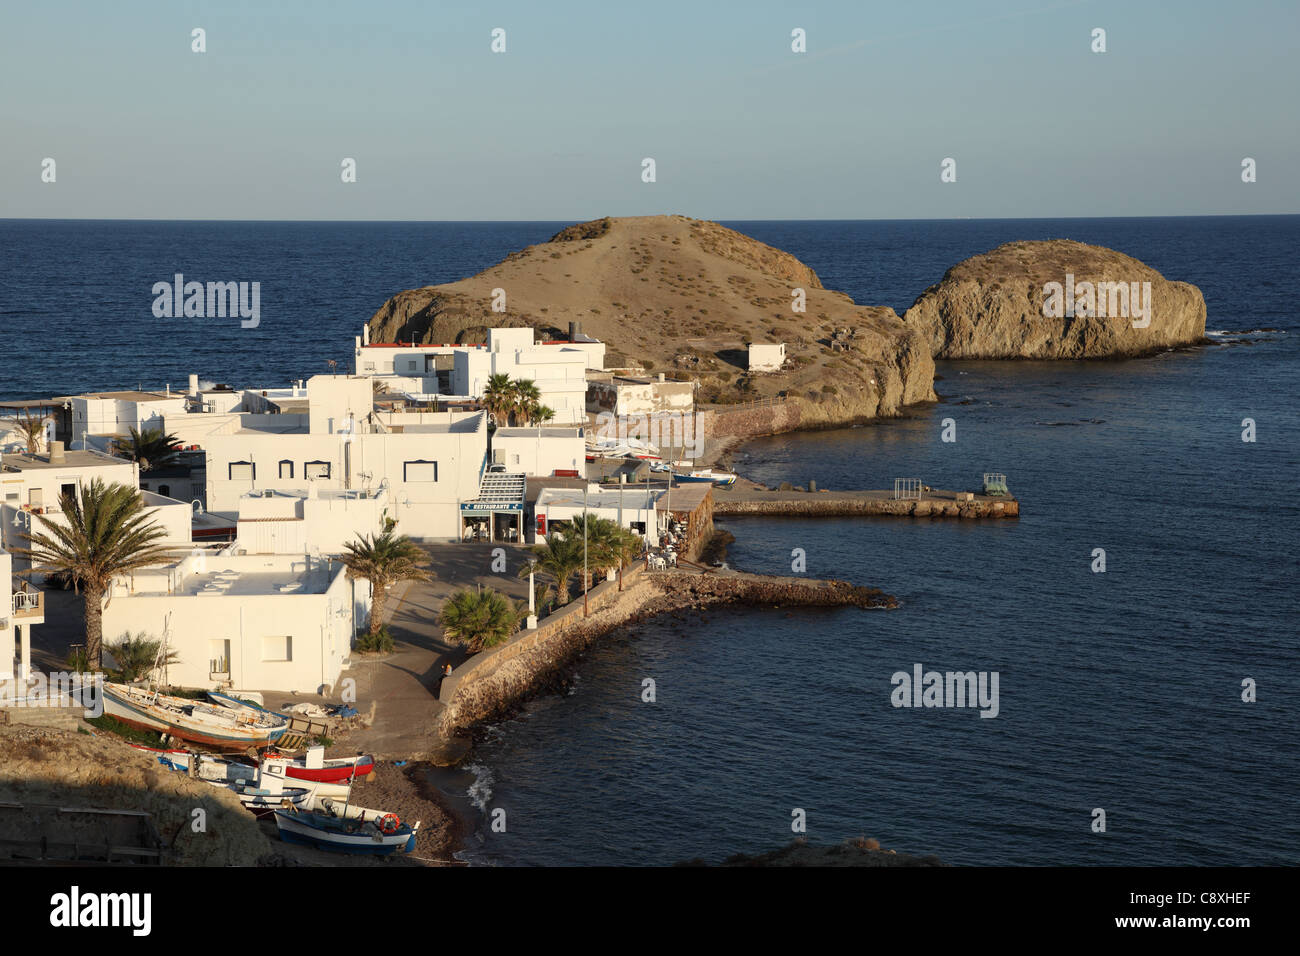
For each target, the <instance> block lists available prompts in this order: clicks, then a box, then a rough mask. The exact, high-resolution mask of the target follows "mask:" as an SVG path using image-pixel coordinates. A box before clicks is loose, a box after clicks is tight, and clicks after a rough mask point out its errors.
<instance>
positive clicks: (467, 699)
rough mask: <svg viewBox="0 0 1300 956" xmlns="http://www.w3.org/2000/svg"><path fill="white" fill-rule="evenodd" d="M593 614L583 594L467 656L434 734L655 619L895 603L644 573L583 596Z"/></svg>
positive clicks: (499, 705)
mask: <svg viewBox="0 0 1300 956" xmlns="http://www.w3.org/2000/svg"><path fill="white" fill-rule="evenodd" d="M588 601H589V603H590V605H591V616H590V617H584V616H583V613H582V599H581V597H579V598H577V599H576V600H574V601H573V602H572V603H570V604H568V605H566V606H565V607H563V608H561V609H560V610H559V611H557V612H556V613H554V614H552V615H550V616H548V617H547V618H546V619H545V620H544V621H543V622H542V623H541V624H540V625H539V626H538V627H537V628H536V629H535V630H532V631H521V632H519V633H518V634H516V635H515V636H514V637H512V638H511V639H510V640H509V641H507V642H506V643H504V644H502V645H500V646H499V647H496V648H492V649H491V650H488V651H484V652H482V653H481V654H477V655H475V656H474V657H472V658H470V659H469V660H468V661H467V662H466V663H465V664H463V665H461V667H459V668H457V669H456V670H454V671H453V672H452V674H451V675H450V676H449V677H447V678H445V679H444V680H443V682H442V687H441V689H440V691H439V695H438V697H439V701H440V702H441V703H442V705H443V706H442V710H441V711H440V712H439V714H438V717H437V718H436V720H437V723H436V727H435V730H436V732H437V734H438V735H439V736H441V737H442V738H443V739H448V738H450V737H452V736H454V735H455V734H456V733H457V732H458V731H461V730H465V729H467V728H469V727H470V726H472V725H474V724H476V723H478V722H480V721H484V720H489V719H491V718H493V717H495V716H497V715H499V714H502V713H505V712H506V711H507V710H508V709H509V708H510V707H511V706H513V705H514V704H516V703H517V702H519V701H521V700H523V699H525V698H526V697H528V696H529V695H530V694H533V693H536V692H537V691H538V690H539V689H542V688H543V687H544V686H545V682H546V680H547V679H548V677H550V676H552V675H554V674H555V673H557V672H558V671H560V670H561V669H562V668H563V667H564V665H565V664H567V663H568V662H569V661H570V660H572V659H573V658H574V657H575V656H576V655H577V654H578V653H580V652H581V651H582V650H583V649H584V648H586V647H587V646H589V645H590V644H591V643H592V642H593V641H595V640H596V639H597V638H599V637H600V636H601V635H603V634H605V633H608V632H609V631H611V630H613V629H615V628H617V627H619V626H621V625H624V624H627V623H630V622H632V621H635V620H640V619H643V618H646V617H650V616H653V615H655V614H663V613H667V612H671V611H680V610H686V609H702V608H705V607H712V606H716V605H719V604H747V605H753V606H759V607H858V608H893V607H897V601H896V600H895V599H894V598H893V597H892V596H890V595H888V594H885V593H883V592H882V591H879V590H877V589H875V588H866V587H859V586H856V585H852V584H849V583H847V582H844V581H822V580H816V579H809V578H793V577H776V576H771V575H761V574H742V573H737V572H730V573H726V574H696V573H692V572H686V571H644V570H642V569H641V568H639V567H638V568H637V569H635V571H633V572H631V573H627V572H625V574H624V590H623V591H621V592H620V591H619V590H618V582H617V581H609V582H604V583H602V584H600V585H599V586H598V587H597V588H595V589H594V590H592V591H591V592H589V594H588Z"/></svg>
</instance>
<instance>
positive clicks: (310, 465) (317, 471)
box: [302, 461, 330, 478]
mask: <svg viewBox="0 0 1300 956" xmlns="http://www.w3.org/2000/svg"><path fill="white" fill-rule="evenodd" d="M302 476H303V477H304V478H328V477H329V476H330V463H329V462H328V461H307V462H303V466H302Z"/></svg>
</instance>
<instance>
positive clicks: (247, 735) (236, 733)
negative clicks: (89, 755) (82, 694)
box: [104, 685, 287, 752]
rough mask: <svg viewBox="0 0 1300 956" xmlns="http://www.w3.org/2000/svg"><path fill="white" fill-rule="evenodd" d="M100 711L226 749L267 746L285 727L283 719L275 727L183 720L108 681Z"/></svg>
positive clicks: (143, 727) (135, 724) (132, 724)
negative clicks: (280, 723) (127, 693)
mask: <svg viewBox="0 0 1300 956" xmlns="http://www.w3.org/2000/svg"><path fill="white" fill-rule="evenodd" d="M104 713H106V714H108V715H109V716H110V717H112V718H114V719H115V720H120V721H121V722H122V723H124V724H126V725H127V726H129V727H134V728H136V729H137V730H149V731H153V732H155V733H160V734H166V735H167V736H169V737H174V738H176V739H177V740H188V741H190V742H191V743H196V744H202V745H203V746H205V747H211V748H212V749H213V750H221V751H227V752H238V751H242V750H247V749H248V748H249V747H266V746H269V745H270V744H271V743H272V742H274V741H276V740H278V739H279V738H280V737H281V736H283V734H284V732H285V729H286V727H287V723H286V724H283V725H281V726H278V727H267V728H247V729H243V728H238V727H232V726H222V725H219V724H212V725H207V724H202V723H189V722H183V721H181V720H179V719H178V715H172V714H170V713H168V712H166V711H164V710H163V709H162V708H159V707H154V706H150V705H149V704H147V703H145V702H142V701H137V700H133V699H131V698H130V697H128V696H126V695H124V694H121V693H119V692H118V691H116V690H114V689H113V688H112V687H111V686H110V685H105V687H104Z"/></svg>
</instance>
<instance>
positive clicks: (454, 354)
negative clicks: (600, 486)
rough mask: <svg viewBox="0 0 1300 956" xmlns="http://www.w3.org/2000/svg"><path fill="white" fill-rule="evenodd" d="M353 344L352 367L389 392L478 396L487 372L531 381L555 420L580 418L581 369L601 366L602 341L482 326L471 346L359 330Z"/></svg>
mask: <svg viewBox="0 0 1300 956" xmlns="http://www.w3.org/2000/svg"><path fill="white" fill-rule="evenodd" d="M362 332H363V334H362V335H361V336H360V337H359V338H357V340H356V347H355V351H356V354H355V361H354V371H355V373H356V374H357V375H373V376H376V377H378V378H379V379H380V381H381V382H383V383H384V384H385V385H386V387H388V388H389V390H391V391H398V392H406V393H408V394H410V395H411V396H412V397H415V398H419V399H426V400H427V399H428V398H431V397H434V396H457V397H466V398H480V397H482V395H483V391H484V389H485V388H486V387H487V384H488V380H489V378H491V376H493V375H508V376H510V378H511V379H513V380H520V379H528V380H531V381H532V382H533V383H534V384H535V385H536V386H537V389H538V391H539V392H540V394H541V403H542V404H543V405H546V406H548V407H550V408H551V409H553V410H554V411H555V418H554V419H553V421H554V422H555V423H557V424H560V423H565V424H574V423H581V422H585V421H586V388H587V386H586V373H587V370H588V369H599V368H602V367H603V365H604V361H605V344H604V343H603V342H599V341H597V340H595V339H592V338H589V337H588V336H579V335H575V336H574V339H576V341H566V342H536V341H535V340H534V338H535V336H534V331H533V330H532V329H530V328H501V329H488V335H487V342H485V343H482V344H473V345H454V344H446V345H400V344H398V345H394V344H391V343H384V344H380V343H376V344H373V345H372V344H371V343H370V337H369V335H370V334H369V329H368V328H366V329H363V330H362Z"/></svg>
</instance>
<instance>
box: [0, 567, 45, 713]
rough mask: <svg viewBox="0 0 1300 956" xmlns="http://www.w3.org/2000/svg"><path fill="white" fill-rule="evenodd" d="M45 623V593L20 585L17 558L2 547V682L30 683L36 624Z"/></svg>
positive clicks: (0, 584)
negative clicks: (33, 630)
mask: <svg viewBox="0 0 1300 956" xmlns="http://www.w3.org/2000/svg"><path fill="white" fill-rule="evenodd" d="M44 622H45V595H44V593H43V592H41V591H38V590H36V589H35V588H33V587H30V586H26V585H20V583H19V581H18V579H16V578H15V577H14V566H13V556H12V555H11V554H9V552H7V551H5V550H4V549H3V548H0V681H11V680H15V679H17V680H20V681H26V679H27V678H28V676H30V674H31V664H32V625H34V624H42V623H44ZM15 655H17V658H18V659H17V661H15V659H14V658H15ZM0 696H14V697H18V696H22V694H20V693H15V694H13V695H3V694H0Z"/></svg>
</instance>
